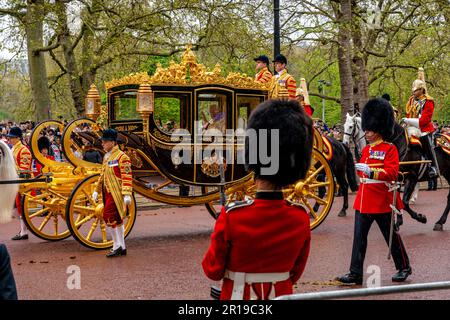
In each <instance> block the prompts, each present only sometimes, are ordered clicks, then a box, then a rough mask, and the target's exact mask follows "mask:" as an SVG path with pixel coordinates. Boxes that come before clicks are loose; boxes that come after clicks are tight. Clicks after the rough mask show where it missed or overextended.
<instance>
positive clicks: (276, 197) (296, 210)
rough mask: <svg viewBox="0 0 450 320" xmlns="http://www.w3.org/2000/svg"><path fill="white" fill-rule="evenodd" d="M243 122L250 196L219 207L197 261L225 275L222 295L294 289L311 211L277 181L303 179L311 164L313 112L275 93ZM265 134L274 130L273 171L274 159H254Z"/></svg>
mask: <svg viewBox="0 0 450 320" xmlns="http://www.w3.org/2000/svg"><path fill="white" fill-rule="evenodd" d="M247 128H248V131H247V134H248V137H247V139H246V146H245V149H246V151H245V152H246V156H245V157H246V167H247V170H249V171H252V172H253V173H254V178H255V184H256V189H257V191H256V197H255V200H247V201H243V202H232V203H230V204H229V205H228V206H227V207H226V208H223V209H222V212H221V214H220V215H219V217H218V219H217V221H216V225H215V228H214V232H213V234H212V236H211V244H210V246H209V249H208V251H207V252H206V254H205V257H204V259H203V262H202V266H203V270H204V272H205V274H206V275H207V276H208V278H210V279H212V280H216V281H219V280H221V279H223V285H222V291H221V294H220V299H222V300H229V299H244V300H248V299H250V298H251V297H252V296H255V297H257V298H258V299H268V298H269V295H270V294H271V293H273V294H274V295H275V296H280V295H285V294H290V293H292V286H293V285H294V284H295V283H296V282H297V280H298V279H299V278H300V276H301V274H302V273H303V270H304V268H305V265H306V261H307V258H308V254H309V247H310V236H311V234H310V227H309V223H310V222H309V215H308V213H307V212H306V211H305V210H304V209H303V208H302V207H298V206H294V205H291V204H290V203H288V202H287V201H285V200H284V198H283V192H282V188H283V187H284V186H286V185H289V184H292V183H295V182H296V181H297V180H299V179H304V177H305V175H306V173H307V171H308V169H309V166H310V162H311V151H312V143H313V127H312V120H311V118H310V117H308V116H307V115H306V113H305V112H304V111H303V109H302V108H301V106H300V105H299V104H298V102H296V101H293V100H284V99H283V100H278V99H276V100H268V101H266V102H264V103H262V104H260V105H259V106H258V107H257V108H256V109H255V110H254V111H253V112H252V114H251V116H250V119H249V122H248V127H247ZM271 134H278V141H279V148H278V150H279V153H278V152H274V153H276V156H275V158H277V160H278V161H276V166H275V167H276V170H273V171H272V170H270V168H269V167H272V166H273V164H271V163H269V164H267V162H266V161H264V164H263V163H262V162H263V161H262V159H260V158H261V155H262V154H264V155H266V151H267V149H264V150H260V149H259V148H261V147H260V145H261V144H262V143H266V144H269V142H270V141H271V138H270V137H269V136H270V135H271ZM252 136H253V137H256V139H250V137H252ZM257 140H258V141H257ZM260 141H262V142H260ZM273 148H274V146H271V145H270V144H269V145H268V149H269V150H274V149H273ZM269 152H271V151H269ZM271 154H273V153H271ZM271 169H274V168H271ZM271 171H272V172H271Z"/></svg>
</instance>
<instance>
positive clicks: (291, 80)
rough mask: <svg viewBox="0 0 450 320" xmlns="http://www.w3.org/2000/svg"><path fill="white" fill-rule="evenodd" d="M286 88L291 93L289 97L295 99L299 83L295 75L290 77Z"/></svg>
mask: <svg viewBox="0 0 450 320" xmlns="http://www.w3.org/2000/svg"><path fill="white" fill-rule="evenodd" d="M286 88H287V91H288V94H289V99H294V100H295V91H296V88H297V83H296V82H295V79H294V78H293V77H289V78H288V79H287V81H286Z"/></svg>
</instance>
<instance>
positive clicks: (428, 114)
mask: <svg viewBox="0 0 450 320" xmlns="http://www.w3.org/2000/svg"><path fill="white" fill-rule="evenodd" d="M433 112H434V102H433V100H427V101H426V102H425V105H424V106H423V111H422V115H421V116H420V118H419V127H420V130H424V129H425V127H426V126H427V125H428V124H430V123H431V119H432V118H433Z"/></svg>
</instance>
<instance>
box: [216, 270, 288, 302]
mask: <svg viewBox="0 0 450 320" xmlns="http://www.w3.org/2000/svg"><path fill="white" fill-rule="evenodd" d="M224 277H225V278H228V279H230V280H233V282H234V283H233V293H232V295H231V300H242V299H243V298H244V287H245V284H246V283H248V284H251V283H261V282H271V283H275V282H279V281H284V280H287V279H289V277H290V274H289V272H272V273H246V272H234V271H230V270H225V276H224Z"/></svg>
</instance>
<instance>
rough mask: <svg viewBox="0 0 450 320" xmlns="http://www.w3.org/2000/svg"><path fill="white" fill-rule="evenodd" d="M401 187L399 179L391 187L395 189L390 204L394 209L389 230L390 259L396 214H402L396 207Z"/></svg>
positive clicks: (391, 189) (389, 256) (389, 257)
mask: <svg viewBox="0 0 450 320" xmlns="http://www.w3.org/2000/svg"><path fill="white" fill-rule="evenodd" d="M399 187H400V184H399V183H398V182H397V181H395V182H394V184H393V185H392V186H390V187H389V191H393V192H392V204H391V205H390V207H391V209H392V214H391V227H390V230H389V252H388V257H387V258H388V260H389V259H391V248H392V237H393V235H394V220H395V215H396V214H400V211H399V210H398V209H397V207H396V202H397V201H396V200H397V189H398V188H399Z"/></svg>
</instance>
